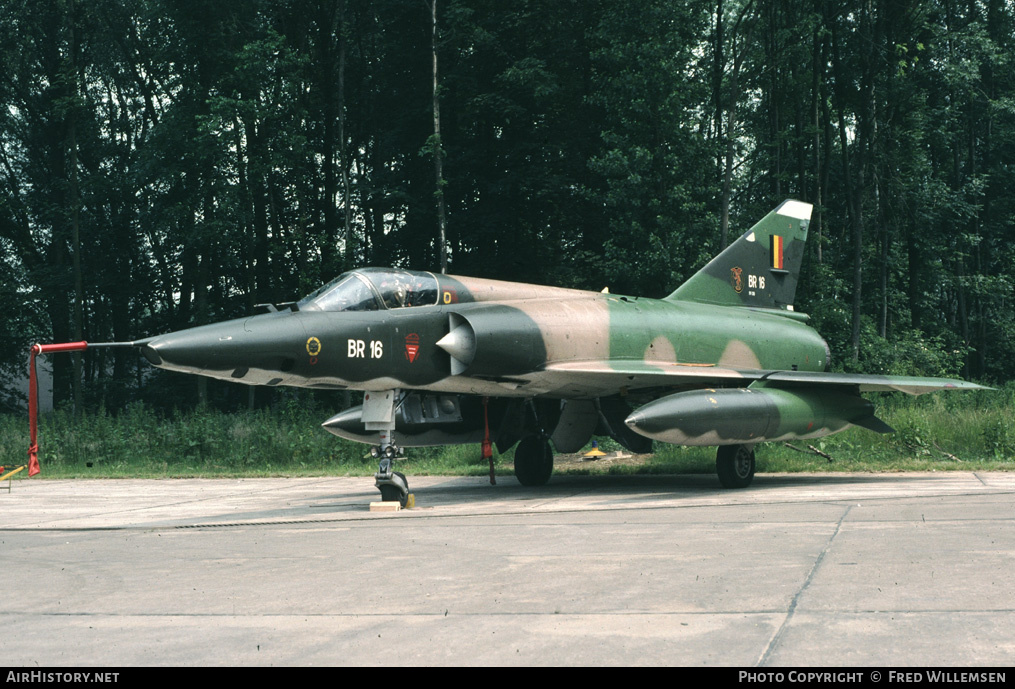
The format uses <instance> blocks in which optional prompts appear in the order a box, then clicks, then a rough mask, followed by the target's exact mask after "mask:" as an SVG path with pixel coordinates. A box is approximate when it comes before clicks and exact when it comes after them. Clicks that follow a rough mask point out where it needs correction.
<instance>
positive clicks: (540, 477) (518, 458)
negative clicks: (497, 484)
mask: <svg viewBox="0 0 1015 689" xmlns="http://www.w3.org/2000/svg"><path fill="white" fill-rule="evenodd" d="M552 473H553V450H551V449H550V443H549V442H547V441H546V440H545V439H544V438H540V437H538V436H535V435H530V436H529V437H528V438H523V439H522V440H521V442H519V443H518V447H516V448H515V477H516V478H517V479H518V483H520V484H522V485H523V486H542V485H543V484H545V483H546V482H547V481H549V480H550V474H552Z"/></svg>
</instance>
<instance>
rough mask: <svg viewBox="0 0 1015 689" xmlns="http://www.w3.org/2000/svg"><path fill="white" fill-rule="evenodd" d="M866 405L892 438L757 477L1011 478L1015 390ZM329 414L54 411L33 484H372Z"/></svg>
mask: <svg viewBox="0 0 1015 689" xmlns="http://www.w3.org/2000/svg"><path fill="white" fill-rule="evenodd" d="M872 401H874V403H875V405H876V407H877V409H878V416H879V417H880V418H882V419H884V420H885V422H887V423H888V424H889V425H890V426H892V427H894V428H895V429H896V430H897V432H896V433H894V434H891V435H879V434H876V433H872V432H870V431H867V430H864V429H858V428H854V429H850V430H848V431H845V432H844V433H840V434H837V435H834V436H829V437H827V438H820V439H817V440H806V441H793V443H792V444H793V445H795V446H796V447H798V448H801V449H806V447H807V445H813V446H814V447H816V448H818V449H820V450H821V451H823V452H825V453H826V454H828V455H831V456H832V457H833V461H831V462H829V461H828V460H826V459H824V458H822V457H819V456H817V455H814V454H809V453H808V454H803V453H800V452H795V451H794V450H792V449H790V448H788V447H786V446H784V445H783V444H782V443H766V444H763V445H761V446H759V448H758V453H757V456H758V471H759V472H799V471H859V472H885V471H929V470H938V471H940V470H964V471H971V470H1013V469H1015V423H1013V418H1012V410H1013V409H1015V386H1008V387H1006V388H1004V389H1001V390H996V391H977V392H967V393H957V392H956V393H940V394H936V395H926V396H923V397H920V398H910V397H906V396H905V395H901V394H892V395H888V394H885V395H879V396H875V397H872ZM330 415H331V410H326V409H319V408H315V407H314V406H313V405H300V404H296V403H290V404H289V405H287V406H284V407H282V408H279V409H274V410H258V411H249V412H241V413H233V414H226V413H223V412H218V411H214V410H208V409H204V410H198V411H195V412H192V413H187V414H182V413H177V414H172V415H170V416H160V415H158V414H156V413H155V412H154V411H152V410H150V409H148V408H146V407H144V406H143V405H140V404H138V405H134V406H132V407H130V408H129V409H128V410H127V411H126V412H124V413H121V414H118V415H116V416H113V415H110V414H107V413H105V412H102V411H100V412H98V413H94V414H88V415H85V416H83V417H81V418H75V417H74V416H73V415H72V414H70V413H69V412H66V411H57V412H54V413H51V414H46V415H44V416H42V417H41V418H40V422H39V445H40V448H41V451H40V455H39V458H40V461H41V463H42V467H43V473H42V476H43V477H47V478H85V477H91V478H110V477H131V478H168V477H196V476H204V477H221V476H230V477H264V476H325V475H327V476H370V475H372V474H373V473H374V471H376V462H375V461H374V460H373V459H371V458H370V457H369V456H368V453H367V446H365V445H361V444H359V443H354V442H350V441H346V440H342V439H340V438H336V437H335V436H333V435H331V434H330V433H328V432H326V431H325V430H324V429H323V428H321V426H320V424H321V421H323V420H324V419H326V418H328V417H329V416H330ZM600 445H601V447H602V449H603V450H604V451H606V452H613V451H615V450H618V449H620V448H619V446H618V445H616V443H614V442H613V441H610V440H604V441H601V442H600ZM27 448H28V420H27V415H2V416H0V465H5V466H12V465H18V464H22V463H24V462H25V461H26V456H27V455H26V452H27ZM513 456H514V453H513V450H512V451H508V452H507V453H505V454H503V455H500V454H496V453H495V456H494V462H495V465H496V467H497V472H498V474H511V473H512V463H513ZM950 456H953V457H956V458H957V459H958V460H961V461H956V459H952V458H951V457H950ZM562 460H563V458H559V459H558V471H561V472H564V473H569V474H618V475H624V474H686V473H712V472H714V470H715V449H714V448H693V447H692V448H686V447H676V446H672V445H664V444H661V443H657V444H656V452H655V453H654V454H653V455H651V456H640V457H638V458H637V460H634V459H632V460H631V461H624V460H612V461H610V462H572V463H569V462H565V461H562ZM397 468H398V470H399V471H402V472H404V473H407V474H416V475H423V474H431V475H453V476H483V475H486V474H487V473H488V472H489V464H488V463H487V462H486V461H484V460H482V458H481V453H480V449H479V446H478V445H457V446H447V447H435V448H412V449H410V450H409V456H408V458H407V459H404V460H401V461H399V462H398V464H397ZM22 473H24V472H22ZM19 476H20V475H19Z"/></svg>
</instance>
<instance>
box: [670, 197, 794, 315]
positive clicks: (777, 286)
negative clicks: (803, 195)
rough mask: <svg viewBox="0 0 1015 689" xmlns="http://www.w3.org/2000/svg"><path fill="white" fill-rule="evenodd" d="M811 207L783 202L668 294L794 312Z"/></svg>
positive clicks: (681, 299) (708, 301) (679, 297)
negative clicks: (794, 301) (794, 300)
mask: <svg viewBox="0 0 1015 689" xmlns="http://www.w3.org/2000/svg"><path fill="white" fill-rule="evenodd" d="M811 208H812V206H811V204H809V203H804V202H802V201H793V200H787V201H783V202H782V204H780V206H779V207H778V208H776V209H775V210H774V211H772V212H771V213H769V214H768V215H766V216H765V217H764V218H763V219H762V220H761V221H760V222H758V223H757V224H756V225H755V226H754V227H752V228H751V229H750V230H748V231H747V232H746V233H744V235H743V236H742V237H740V239H738V240H737V241H735V242H733V243H732V244H730V245H729V246H728V247H727V248H726V250H725V251H723V252H722V253H721V254H719V255H718V256H716V257H715V258H713V259H712V260H711V261H709V263H708V265H706V266H705V267H704V268H702V269H701V270H699V271H698V272H697V273H695V274H694V275H693V276H691V278H690V279H689V280H688V281H687V282H685V283H684V284H682V285H681V286H680V287H678V288H677V290H676V291H675V292H673V294H671V295H670V296H668V297H666V298H667V299H671V300H679V301H695V302H700V303H704V304H717V305H722V306H753V307H756V308H767V309H784V310H789V311H792V310H793V299H794V298H795V297H796V285H797V279H798V278H799V276H800V264H801V263H802V262H803V257H804V244H805V242H806V241H807V226H808V224H809V223H810V220H811Z"/></svg>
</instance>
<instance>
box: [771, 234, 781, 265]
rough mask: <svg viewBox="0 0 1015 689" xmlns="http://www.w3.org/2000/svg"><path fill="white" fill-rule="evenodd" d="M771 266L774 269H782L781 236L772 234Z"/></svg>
mask: <svg viewBox="0 0 1015 689" xmlns="http://www.w3.org/2000/svg"><path fill="white" fill-rule="evenodd" d="M771 239H772V267H773V268H775V269H776V270H783V260H782V236H781V235H777V234H773V235H772V237H771Z"/></svg>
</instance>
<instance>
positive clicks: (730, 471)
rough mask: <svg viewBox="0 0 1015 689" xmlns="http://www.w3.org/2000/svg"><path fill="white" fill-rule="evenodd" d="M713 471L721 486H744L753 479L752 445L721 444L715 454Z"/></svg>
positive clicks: (749, 483)
mask: <svg viewBox="0 0 1015 689" xmlns="http://www.w3.org/2000/svg"><path fill="white" fill-rule="evenodd" d="M715 471H716V473H717V474H719V483H721V484H722V486H723V488H746V487H747V486H749V485H751V481H753V480H754V447H752V446H751V445H722V446H720V447H719V450H718V451H717V452H716V455H715Z"/></svg>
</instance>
